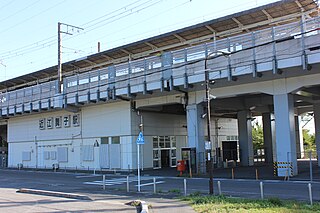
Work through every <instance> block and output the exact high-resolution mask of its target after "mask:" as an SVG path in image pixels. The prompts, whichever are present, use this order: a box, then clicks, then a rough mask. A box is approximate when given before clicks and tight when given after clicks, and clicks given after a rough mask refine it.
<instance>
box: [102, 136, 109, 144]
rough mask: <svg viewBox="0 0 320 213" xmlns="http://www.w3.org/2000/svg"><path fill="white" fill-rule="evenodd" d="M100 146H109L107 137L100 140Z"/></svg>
mask: <svg viewBox="0 0 320 213" xmlns="http://www.w3.org/2000/svg"><path fill="white" fill-rule="evenodd" d="M101 144H109V138H108V137H102V138H101Z"/></svg>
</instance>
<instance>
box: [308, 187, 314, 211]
mask: <svg viewBox="0 0 320 213" xmlns="http://www.w3.org/2000/svg"><path fill="white" fill-rule="evenodd" d="M308 189H309V199H310V205H311V206H312V204H313V201H312V186H311V183H308Z"/></svg>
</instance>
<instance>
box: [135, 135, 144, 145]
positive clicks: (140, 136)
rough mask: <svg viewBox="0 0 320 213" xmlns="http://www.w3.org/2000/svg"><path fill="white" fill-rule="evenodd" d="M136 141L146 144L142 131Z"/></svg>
mask: <svg viewBox="0 0 320 213" xmlns="http://www.w3.org/2000/svg"><path fill="white" fill-rule="evenodd" d="M136 143H137V144H144V137H143V134H142V132H140V133H139V136H138V138H137V141H136Z"/></svg>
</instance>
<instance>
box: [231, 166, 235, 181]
mask: <svg viewBox="0 0 320 213" xmlns="http://www.w3.org/2000/svg"><path fill="white" fill-rule="evenodd" d="M231 178H232V179H234V170H233V168H232V169H231Z"/></svg>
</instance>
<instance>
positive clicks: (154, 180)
mask: <svg viewBox="0 0 320 213" xmlns="http://www.w3.org/2000/svg"><path fill="white" fill-rule="evenodd" d="M153 193H154V194H156V193H157V188H156V178H155V177H154V178H153Z"/></svg>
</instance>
